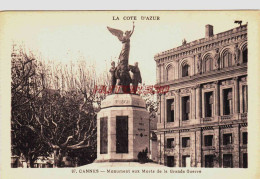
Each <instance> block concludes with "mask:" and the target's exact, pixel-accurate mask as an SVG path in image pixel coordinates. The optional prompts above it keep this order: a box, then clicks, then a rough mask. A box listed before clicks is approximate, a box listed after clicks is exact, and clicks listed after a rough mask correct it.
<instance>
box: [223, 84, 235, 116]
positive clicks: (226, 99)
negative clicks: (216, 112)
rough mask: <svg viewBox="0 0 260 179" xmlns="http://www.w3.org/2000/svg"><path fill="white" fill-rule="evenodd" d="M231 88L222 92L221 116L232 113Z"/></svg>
mask: <svg viewBox="0 0 260 179" xmlns="http://www.w3.org/2000/svg"><path fill="white" fill-rule="evenodd" d="M232 98H233V97H232V88H228V89H224V90H223V108H224V109H223V115H230V114H232V113H233V99H232Z"/></svg>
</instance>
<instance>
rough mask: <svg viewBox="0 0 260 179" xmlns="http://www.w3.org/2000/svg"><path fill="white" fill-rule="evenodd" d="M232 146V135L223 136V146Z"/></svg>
mask: <svg viewBox="0 0 260 179" xmlns="http://www.w3.org/2000/svg"><path fill="white" fill-rule="evenodd" d="M229 144H232V134H223V145H229Z"/></svg>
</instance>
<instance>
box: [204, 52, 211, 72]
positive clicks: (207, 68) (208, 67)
mask: <svg viewBox="0 0 260 179" xmlns="http://www.w3.org/2000/svg"><path fill="white" fill-rule="evenodd" d="M212 61H213V60H212V58H211V57H210V56H207V57H206V59H205V68H204V71H205V72H207V71H211V70H212V69H213V63H212Z"/></svg>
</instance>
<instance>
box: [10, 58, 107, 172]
mask: <svg viewBox="0 0 260 179" xmlns="http://www.w3.org/2000/svg"><path fill="white" fill-rule="evenodd" d="M23 56H27V55H26V54H25V53H23ZM29 59H30V60H31V62H26V64H31V65H30V66H31V68H32V69H31V68H28V70H27V71H28V72H27V73H25V74H24V75H22V76H21V75H20V74H21V72H23V70H24V69H27V68H24V67H23V66H22V67H19V68H17V67H16V68H14V69H13V70H14V71H12V75H13V76H14V78H13V82H14V84H12V86H13V88H12V94H13V96H12V121H13V125H14V126H19V127H20V128H19V129H20V130H21V133H24V129H25V128H26V129H28V130H29V132H30V133H32V134H34V136H35V138H36V139H37V140H38V141H40V142H41V143H42V146H45V147H46V148H48V149H51V150H52V151H53V152H54V158H55V159H54V167H61V166H62V160H63V157H64V156H66V155H67V154H68V152H71V151H72V150H78V149H82V148H85V149H86V150H88V149H91V150H89V151H90V152H89V155H90V158H91V157H93V153H96V151H95V150H96V114H97V112H98V110H99V107H100V104H101V100H102V99H104V98H105V95H106V94H104V93H102V94H99V93H96V92H95V86H97V85H99V84H102V85H103V84H106V83H108V81H109V80H108V79H107V77H108V76H107V75H106V73H103V74H102V76H98V75H97V74H96V72H95V68H94V66H93V65H92V66H87V64H86V63H85V62H83V61H80V62H78V63H77V64H73V63H71V64H70V65H62V64H55V63H54V62H51V61H48V62H46V61H42V60H39V59H37V60H36V59H34V58H28V61H30V60H29ZM18 61H19V60H18ZM34 63H35V64H34ZM33 64H34V65H33ZM31 73H32V74H31ZM17 74H18V75H17ZM30 74H31V75H30ZM24 76H32V77H31V78H32V79H29V80H27V82H24V81H25V80H24ZM17 84H19V85H17ZM17 86H21V88H22V89H24V90H25V91H27V93H28V94H30V96H26V97H25V99H24V100H22V101H20V105H17V104H16V101H17V100H19V99H17V97H16V96H17V94H19V93H17V91H19V89H18V88H19V87H17ZM13 89H14V90H13ZM25 104H28V106H29V107H28V111H27V113H26V115H27V114H29V115H30V117H29V118H28V117H24V116H21V115H20V117H16V116H19V115H15V110H16V109H17V110H18V111H19V112H20V111H21V110H23V108H24V105H25ZM17 119H19V120H17ZM29 122H30V123H29ZM17 131H18V129H17V128H14V127H13V133H15V134H16V133H17ZM14 136H15V135H14ZM19 137H21V136H19ZM19 137H18V138H19ZM24 140H25V141H29V140H30V137H29V136H25V137H24ZM13 141H15V140H13ZM13 146H16V148H21V145H20V144H18V145H13ZM40 146H41V145H40Z"/></svg>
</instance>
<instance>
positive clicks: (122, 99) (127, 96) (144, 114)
mask: <svg viewBox="0 0 260 179" xmlns="http://www.w3.org/2000/svg"><path fill="white" fill-rule="evenodd" d="M134 27H135V26H134V25H133V30H132V31H126V32H125V33H123V31H121V30H118V29H113V28H110V27H107V28H108V30H109V31H110V32H111V33H112V34H113V35H115V36H117V37H118V39H119V40H120V41H121V42H122V44H123V47H122V50H121V53H120V55H119V64H118V65H117V66H115V63H114V62H112V63H111V65H112V67H111V69H110V73H111V85H112V94H110V95H108V96H107V97H106V99H105V100H103V101H102V103H101V110H100V112H99V113H98V115H97V159H96V162H118V161H122V162H129V161H137V160H138V153H139V152H141V151H143V150H145V149H146V148H147V149H148V148H149V113H148V111H147V110H146V104H145V101H144V100H143V99H142V98H141V97H140V96H139V95H138V94H136V91H137V87H138V83H141V82H142V79H141V73H140V70H139V68H138V63H137V62H136V63H135V65H134V66H132V65H129V64H128V60H129V51H130V37H131V35H132V34H133V32H134ZM130 71H131V73H133V75H132V78H131V76H130ZM130 84H132V85H130ZM117 87H119V88H120V89H121V90H116V89H117ZM131 87H132V88H131ZM131 89H132V90H131Z"/></svg>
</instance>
